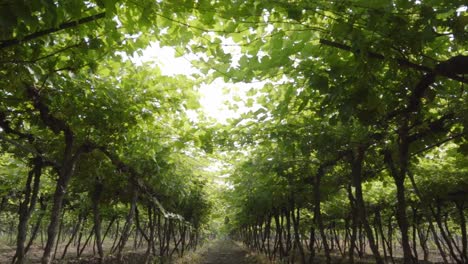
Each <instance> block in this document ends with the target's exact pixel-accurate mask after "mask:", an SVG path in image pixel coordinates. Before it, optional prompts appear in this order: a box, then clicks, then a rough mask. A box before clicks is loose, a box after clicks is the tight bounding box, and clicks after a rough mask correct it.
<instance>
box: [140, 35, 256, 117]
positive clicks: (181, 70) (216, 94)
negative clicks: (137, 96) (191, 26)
mask: <svg viewBox="0 0 468 264" xmlns="http://www.w3.org/2000/svg"><path fill="white" fill-rule="evenodd" d="M230 52H236V51H230ZM233 57H234V58H235V55H233ZM192 59H197V56H196V55H194V54H190V55H184V56H182V57H177V58H176V56H175V50H174V49H173V48H171V47H160V46H159V44H158V43H152V44H151V46H150V47H148V48H147V49H146V50H144V51H143V55H142V56H139V57H135V56H134V58H132V60H133V61H134V62H135V63H139V61H142V62H150V63H154V64H156V65H158V66H159V68H160V69H161V72H162V74H164V75H168V76H174V75H178V74H183V75H190V74H193V73H197V72H198V70H197V69H195V68H193V67H192V65H191V63H190V60H192ZM263 84H264V83H263V82H257V83H252V84H250V83H249V84H247V83H238V84H232V83H225V82H224V81H223V80H222V79H221V78H218V79H216V80H214V81H213V82H212V83H210V84H202V85H201V86H200V87H199V91H200V95H201V98H200V104H201V105H202V107H203V110H204V112H205V113H206V115H207V116H210V117H213V118H215V119H216V120H218V121H219V122H221V123H225V122H226V120H227V119H228V118H235V117H239V116H240V114H241V113H244V112H247V111H248V110H249V109H248V108H247V107H245V106H244V107H242V105H240V107H239V109H238V110H237V111H233V110H230V109H228V107H227V105H226V103H225V102H226V101H231V102H232V101H233V99H232V98H233V97H234V96H239V97H241V98H245V93H246V92H247V91H248V90H249V89H251V88H253V87H254V88H260V87H262V86H263ZM224 88H227V89H224ZM223 90H224V91H228V93H224V92H223ZM237 104H238V105H239V104H240V103H237ZM192 114H193V113H189V115H192ZM192 117H193V115H192Z"/></svg>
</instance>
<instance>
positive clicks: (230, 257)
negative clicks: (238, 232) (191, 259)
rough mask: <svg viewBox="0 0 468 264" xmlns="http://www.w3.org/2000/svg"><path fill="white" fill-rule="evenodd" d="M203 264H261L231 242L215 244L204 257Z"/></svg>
mask: <svg viewBox="0 0 468 264" xmlns="http://www.w3.org/2000/svg"><path fill="white" fill-rule="evenodd" d="M201 263H202V264H253V263H260V262H259V261H258V260H257V258H256V257H255V256H253V255H251V254H250V253H249V252H248V251H246V250H245V249H243V248H242V247H240V246H238V245H237V244H236V243H234V242H233V241H231V240H218V241H216V242H214V243H213V244H212V245H211V246H210V247H209V248H208V249H207V251H206V252H204V253H203V255H202V260H201Z"/></svg>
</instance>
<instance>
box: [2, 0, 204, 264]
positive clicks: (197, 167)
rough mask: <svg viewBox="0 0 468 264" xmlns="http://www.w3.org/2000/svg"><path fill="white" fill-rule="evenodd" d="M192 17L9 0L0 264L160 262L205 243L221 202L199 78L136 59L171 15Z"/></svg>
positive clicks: (5, 11)
mask: <svg viewBox="0 0 468 264" xmlns="http://www.w3.org/2000/svg"><path fill="white" fill-rule="evenodd" d="M156 10H160V12H161V13H158V12H159V11H158V12H156ZM148 11H152V12H151V13H148ZM185 11H186V10H185V7H183V6H173V5H172V4H170V3H157V2H156V1H132V2H131V3H117V1H81V0H76V1H75V0H73V1H2V3H1V4H0V75H1V78H0V83H1V84H0V86H1V88H0V201H1V203H0V245H1V246H2V248H1V251H0V254H1V255H0V262H2V263H30V262H31V261H32V262H37V261H39V260H40V261H41V263H44V264H49V263H52V262H54V261H56V260H57V261H58V260H61V259H67V260H68V259H74V258H80V257H86V258H91V259H95V260H97V261H98V262H99V263H101V262H103V260H104V259H110V260H112V259H115V260H116V261H117V262H119V261H124V260H125V263H128V262H131V263H150V262H152V261H153V260H154V259H159V260H161V261H167V259H169V258H170V257H175V256H182V255H183V254H184V252H186V251H188V250H195V249H196V248H197V246H198V245H199V244H200V243H201V242H202V240H203V234H204V232H205V229H206V224H207V222H208V216H209V212H210V208H211V207H212V205H211V202H210V197H209V194H208V193H207V190H208V188H209V186H210V184H211V183H210V181H209V180H208V178H206V177H205V176H204V175H205V171H204V169H203V168H204V167H205V166H206V164H205V163H206V159H205V158H204V157H203V155H204V154H203V152H202V151H200V146H202V145H203V144H204V143H203V140H202V139H203V136H204V134H203V131H202V130H201V129H200V128H199V127H197V124H195V123H194V121H193V120H192V119H190V118H189V117H188V115H187V111H188V110H195V109H197V108H198V107H199V105H198V95H197V93H196V90H195V89H194V88H193V87H194V86H195V81H194V80H193V79H189V78H188V77H185V76H173V77H169V76H164V75H162V74H161V71H160V70H159V69H158V68H157V67H155V66H154V65H150V63H138V62H136V61H135V57H134V56H136V55H137V53H140V52H141V51H142V49H143V48H146V47H147V46H148V45H149V44H150V41H156V40H158V38H155V36H157V35H158V32H159V30H162V29H163V27H164V28H166V29H167V28H170V27H171V22H170V20H168V19H164V18H163V17H162V16H164V14H163V13H167V14H173V13H174V14H175V13H179V14H182V13H184V12H185ZM159 15H161V16H159ZM158 21H161V23H159V22H158ZM164 23H166V24H164ZM164 39H168V41H170V40H171V38H170V36H169V35H166V36H164V34H163V33H161V36H159V40H161V41H163V40H164ZM129 252H137V253H138V254H136V255H135V256H133V255H129ZM92 256H95V257H94V258H93V257H92Z"/></svg>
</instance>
